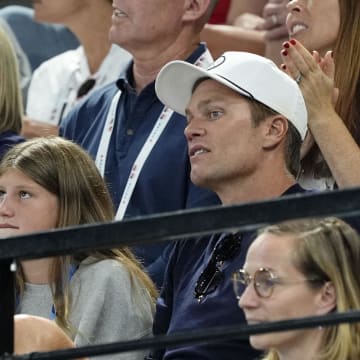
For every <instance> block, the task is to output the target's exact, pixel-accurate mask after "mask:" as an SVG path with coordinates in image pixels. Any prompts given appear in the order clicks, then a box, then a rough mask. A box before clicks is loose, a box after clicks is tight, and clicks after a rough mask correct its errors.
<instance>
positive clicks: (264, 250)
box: [245, 233, 295, 271]
mask: <svg viewBox="0 0 360 360" xmlns="http://www.w3.org/2000/svg"><path fill="white" fill-rule="evenodd" d="M294 243H295V242H294V238H293V236H292V235H281V236H279V235H274V234H269V233H263V234H261V235H259V236H258V237H256V239H255V240H254V241H253V243H252V244H251V246H250V248H249V250H248V253H247V256H246V261H245V266H246V268H247V270H248V271H255V270H256V269H257V268H259V267H267V268H271V269H278V268H282V267H287V266H292V262H291V260H292V256H293V250H294Z"/></svg>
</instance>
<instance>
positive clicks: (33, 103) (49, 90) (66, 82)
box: [26, 45, 131, 125]
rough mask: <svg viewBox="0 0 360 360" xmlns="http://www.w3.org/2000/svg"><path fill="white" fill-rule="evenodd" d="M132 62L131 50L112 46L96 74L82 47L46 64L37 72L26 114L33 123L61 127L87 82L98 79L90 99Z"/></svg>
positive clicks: (34, 76) (32, 82)
mask: <svg viewBox="0 0 360 360" xmlns="http://www.w3.org/2000/svg"><path fill="white" fill-rule="evenodd" d="M130 59H131V55H130V54H129V53H128V52H127V51H125V50H124V49H122V48H120V47H119V46H117V45H112V47H111V49H110V51H109V53H108V55H107V56H106V57H105V59H104V60H103V62H102V63H101V65H100V68H99V70H98V71H97V72H96V73H94V74H90V70H89V65H88V63H87V58H86V56H85V53H84V49H83V47H82V46H80V47H78V48H77V49H75V50H69V51H66V52H64V53H62V54H60V55H57V56H55V57H53V58H51V59H49V60H47V61H45V62H44V63H42V64H41V65H40V66H39V67H38V68H37V69H36V70H35V71H34V73H33V77H32V80H31V83H30V87H29V92H28V100H27V106H26V114H27V115H28V116H29V117H30V118H31V119H33V120H37V121H41V122H45V123H49V124H52V125H58V124H59V122H60V120H61V119H63V118H64V117H65V116H66V114H67V113H68V112H69V111H70V110H71V109H72V108H73V106H74V105H75V104H76V102H77V100H78V99H77V92H78V90H79V88H80V86H81V85H82V84H83V83H84V82H85V81H86V80H88V79H90V78H91V79H95V80H96V82H95V85H94V87H93V88H92V89H91V90H90V91H89V92H88V93H87V95H86V96H88V95H89V94H90V93H91V92H92V91H94V90H95V89H97V88H99V87H101V86H103V85H106V84H109V83H111V82H113V81H115V80H116V79H117V78H118V77H119V75H120V73H121V72H122V71H123V70H124V69H125V66H126V65H127V64H128V62H129V61H130ZM83 98H84V97H82V98H81V99H83Z"/></svg>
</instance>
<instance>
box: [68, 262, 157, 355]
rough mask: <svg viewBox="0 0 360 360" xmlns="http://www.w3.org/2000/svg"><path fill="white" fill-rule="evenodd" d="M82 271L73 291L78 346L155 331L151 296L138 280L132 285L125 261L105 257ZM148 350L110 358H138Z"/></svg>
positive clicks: (73, 321) (73, 311)
mask: <svg viewBox="0 0 360 360" xmlns="http://www.w3.org/2000/svg"><path fill="white" fill-rule="evenodd" d="M78 271H81V273H80V274H78V275H80V276H78V277H77V284H76V285H77V286H75V287H76V288H75V289H74V290H73V295H74V298H73V307H72V313H71V315H70V318H71V320H72V324H73V326H74V327H75V328H76V329H77V330H78V331H77V333H76V336H75V338H74V342H75V344H76V345H77V346H85V345H89V344H103V343H109V342H117V341H126V340H134V339H138V338H142V337H146V336H149V335H150V334H151V325H152V317H153V315H152V305H151V301H150V297H149V296H148V297H146V296H145V291H144V290H143V289H141V288H139V286H140V285H139V284H138V283H137V282H136V281H135V282H134V283H133V284H132V281H131V279H130V276H129V274H128V272H127V270H126V269H125V268H124V267H123V266H122V265H121V264H120V265H119V264H118V263H117V262H116V261H112V260H110V261H109V260H105V261H101V262H98V263H95V264H91V265H88V266H86V268H85V269H83V270H80V269H79V270H78ZM74 278H75V276H74ZM74 280H75V279H74ZM135 288H136V289H135ZM145 353H146V352H136V353H134V352H131V353H123V354H113V355H111V356H110V355H109V356H107V357H106V359H111V358H114V359H115V358H116V359H126V360H138V359H143V357H144V354H145Z"/></svg>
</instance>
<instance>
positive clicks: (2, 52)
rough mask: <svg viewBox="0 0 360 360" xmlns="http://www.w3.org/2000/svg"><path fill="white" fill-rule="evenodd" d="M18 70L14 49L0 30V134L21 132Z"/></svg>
mask: <svg viewBox="0 0 360 360" xmlns="http://www.w3.org/2000/svg"><path fill="white" fill-rule="evenodd" d="M18 69H19V67H18V62H17V59H16V55H15V51H14V48H13V46H12V44H11V42H10V40H9V39H8V37H7V35H6V33H5V32H4V30H2V29H0V133H3V132H5V131H13V132H14V133H16V134H19V133H20V131H21V124H22V117H23V102H22V95H21V91H20V80H19V70H18Z"/></svg>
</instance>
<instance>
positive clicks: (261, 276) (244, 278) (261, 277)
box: [233, 268, 324, 299]
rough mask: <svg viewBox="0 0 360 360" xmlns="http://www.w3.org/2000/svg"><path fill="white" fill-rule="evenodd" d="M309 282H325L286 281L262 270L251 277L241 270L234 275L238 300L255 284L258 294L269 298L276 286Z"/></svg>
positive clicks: (316, 280)
mask: <svg viewBox="0 0 360 360" xmlns="http://www.w3.org/2000/svg"><path fill="white" fill-rule="evenodd" d="M307 281H314V282H321V283H322V282H324V280H322V279H320V278H311V279H303V280H293V281H292V280H285V279H281V278H280V277H277V276H275V275H274V274H273V273H272V272H271V270H269V269H267V268H260V269H258V270H256V271H255V273H254V275H253V276H251V275H249V273H248V272H246V271H245V270H244V269H240V270H238V271H236V272H234V274H233V285H234V292H235V295H236V298H237V299H240V297H241V295H242V293H243V292H244V290H245V288H246V287H247V286H249V285H250V284H251V282H252V283H253V286H254V289H255V292H256V294H257V295H258V296H259V297H261V298H268V297H270V296H271V295H272V293H273V291H274V287H275V285H279V284H282V285H286V284H288V285H290V284H300V283H304V282H307Z"/></svg>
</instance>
